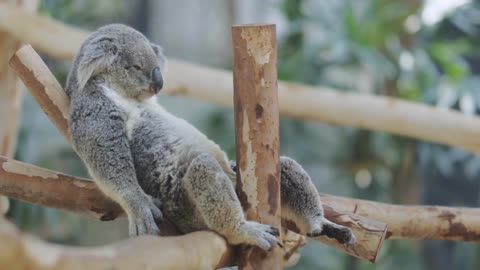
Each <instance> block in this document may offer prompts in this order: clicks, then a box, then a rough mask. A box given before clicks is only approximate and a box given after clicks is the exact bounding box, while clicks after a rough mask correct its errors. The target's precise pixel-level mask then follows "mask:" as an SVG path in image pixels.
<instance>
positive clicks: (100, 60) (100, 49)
mask: <svg viewBox="0 0 480 270" xmlns="http://www.w3.org/2000/svg"><path fill="white" fill-rule="evenodd" d="M117 56H118V48H117V46H116V45H115V42H114V40H113V39H112V38H111V37H108V36H104V35H102V36H99V37H95V38H93V39H92V40H91V41H90V42H89V43H87V44H86V45H85V48H83V55H82V57H81V59H80V61H79V64H78V69H77V81H78V85H79V89H83V87H84V86H85V84H86V83H87V81H88V80H89V79H90V78H91V77H92V76H93V75H95V74H97V73H99V72H100V71H102V70H104V69H105V68H107V67H108V66H109V65H111V64H112V63H113V61H114V60H115V58H116V57H117Z"/></svg>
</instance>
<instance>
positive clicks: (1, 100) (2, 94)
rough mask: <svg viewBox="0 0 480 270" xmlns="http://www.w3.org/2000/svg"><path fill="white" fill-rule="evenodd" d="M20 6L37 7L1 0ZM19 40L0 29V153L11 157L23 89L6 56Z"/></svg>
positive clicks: (0, 207)
mask: <svg viewBox="0 0 480 270" xmlns="http://www.w3.org/2000/svg"><path fill="white" fill-rule="evenodd" d="M4 3H9V4H11V5H15V6H16V7H18V8H19V9H21V10H23V11H25V12H29V13H32V12H34V11H35V10H36V9H37V6H38V0H23V1H19V0H0V4H4ZM19 46H20V42H19V41H17V40H16V39H15V38H14V37H12V36H11V35H10V34H8V33H7V32H5V31H1V30H0V123H2V125H1V126H0V155H3V156H8V157H13V155H14V154H15V148H16V144H17V132H18V124H19V120H20V111H21V102H22V89H21V88H20V81H19V80H18V78H17V76H16V75H15V73H14V71H13V70H11V69H9V68H8V59H9V58H10V56H11V55H12V54H13V53H15V51H16V50H17V49H18V48H19ZM8 208H9V201H8V199H7V198H5V197H0V214H5V213H6V212H7V211H8Z"/></svg>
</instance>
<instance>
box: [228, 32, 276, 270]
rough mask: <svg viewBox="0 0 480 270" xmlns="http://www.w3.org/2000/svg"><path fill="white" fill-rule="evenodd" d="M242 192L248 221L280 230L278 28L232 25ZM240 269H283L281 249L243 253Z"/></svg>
mask: <svg viewBox="0 0 480 270" xmlns="http://www.w3.org/2000/svg"><path fill="white" fill-rule="evenodd" d="M232 43H233V55H234V58H233V85H234V104H235V142H236V154H237V194H238V197H239V198H240V202H241V203H242V206H243V210H244V211H245V215H246V217H247V219H248V220H255V221H258V222H260V223H263V224H268V225H271V226H274V227H276V228H278V229H279V231H280V227H281V218H280V208H281V205H280V144H279V138H278V137H279V128H278V127H279V113H278V97H277V41H276V27H275V25H273V24H269V25H240V26H233V27H232ZM238 266H239V269H282V268H283V267H282V252H281V250H280V248H279V247H277V246H275V247H274V248H273V249H272V250H271V251H269V252H264V251H262V250H261V249H260V248H258V247H245V248H242V249H241V253H240V258H239V262H238Z"/></svg>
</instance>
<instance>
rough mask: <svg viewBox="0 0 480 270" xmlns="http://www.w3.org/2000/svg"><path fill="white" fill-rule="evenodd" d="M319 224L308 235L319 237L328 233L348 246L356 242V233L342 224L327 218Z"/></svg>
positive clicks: (330, 236)
mask: <svg viewBox="0 0 480 270" xmlns="http://www.w3.org/2000/svg"><path fill="white" fill-rule="evenodd" d="M317 225H318V226H314V227H313V228H312V230H311V231H310V232H309V233H307V236H308V237H317V236H322V235H326V236H327V237H329V238H333V239H336V240H337V241H338V242H339V243H340V244H344V245H347V246H351V245H354V244H355V243H356V239H355V235H354V234H353V232H352V230H351V229H349V228H347V227H345V226H342V225H338V224H335V223H333V222H330V221H328V220H325V219H324V221H323V222H321V223H319V224H317Z"/></svg>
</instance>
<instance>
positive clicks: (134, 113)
mask: <svg viewBox="0 0 480 270" xmlns="http://www.w3.org/2000/svg"><path fill="white" fill-rule="evenodd" d="M102 88H103V90H104V93H105V95H106V96H107V97H108V98H109V99H110V100H112V101H113V102H114V103H115V105H117V106H118V107H119V108H121V109H122V110H123V111H124V112H125V113H126V114H127V122H126V124H125V125H126V132H127V137H128V139H129V140H131V139H132V133H133V129H134V128H135V125H136V124H138V123H139V122H140V118H141V114H142V110H141V103H140V102H138V101H135V100H130V99H127V98H124V97H122V96H120V95H119V94H118V93H117V92H116V91H115V90H113V89H111V88H110V87H108V86H105V85H104V86H102Z"/></svg>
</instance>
